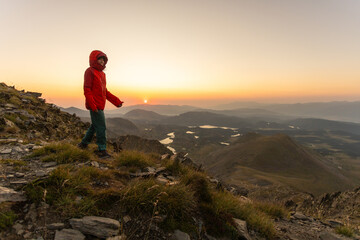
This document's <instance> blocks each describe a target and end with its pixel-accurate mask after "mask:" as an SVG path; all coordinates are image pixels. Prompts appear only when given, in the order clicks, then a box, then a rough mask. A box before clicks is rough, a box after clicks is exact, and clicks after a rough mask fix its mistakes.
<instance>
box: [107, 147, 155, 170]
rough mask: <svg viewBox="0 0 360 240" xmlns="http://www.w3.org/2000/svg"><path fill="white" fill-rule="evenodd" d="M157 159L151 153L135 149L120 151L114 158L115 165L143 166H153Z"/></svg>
mask: <svg viewBox="0 0 360 240" xmlns="http://www.w3.org/2000/svg"><path fill="white" fill-rule="evenodd" d="M156 161H158V159H156V158H155V156H154V155H152V154H145V153H142V152H137V151H127V150H125V151H122V152H121V153H120V154H119V155H118V156H117V157H116V159H115V161H114V164H115V167H122V166H124V167H129V168H131V167H135V168H140V169H142V168H145V167H149V166H154V165H155V163H156Z"/></svg>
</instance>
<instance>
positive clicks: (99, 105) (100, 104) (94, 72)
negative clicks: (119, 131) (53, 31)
mask: <svg viewBox="0 0 360 240" xmlns="http://www.w3.org/2000/svg"><path fill="white" fill-rule="evenodd" d="M89 62H90V67H89V68H88V69H86V71H85V76H84V95H85V106H86V108H87V109H88V110H90V117H91V125H90V127H89V129H88V130H87V132H86V134H85V136H84V138H83V139H82V140H81V142H80V143H79V144H78V147H80V148H81V149H86V148H87V146H88V144H89V143H90V142H91V140H92V139H93V137H94V134H96V144H97V145H98V151H97V155H98V156H99V158H109V157H111V155H110V154H109V153H108V152H107V151H106V124H105V115H104V108H105V103H106V100H108V101H110V102H111V103H112V104H114V105H115V106H116V107H121V106H122V104H123V102H122V101H120V99H119V98H117V97H116V96H114V95H113V94H111V93H110V92H109V91H108V90H107V89H106V75H105V73H104V72H103V70H104V69H105V67H106V63H107V62H108V58H107V56H106V54H105V53H103V52H102V51H99V50H94V51H92V52H91V53H90V57H89Z"/></svg>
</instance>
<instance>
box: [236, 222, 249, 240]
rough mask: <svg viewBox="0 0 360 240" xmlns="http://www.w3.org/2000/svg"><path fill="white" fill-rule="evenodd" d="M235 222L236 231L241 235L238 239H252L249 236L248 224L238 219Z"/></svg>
mask: <svg viewBox="0 0 360 240" xmlns="http://www.w3.org/2000/svg"><path fill="white" fill-rule="evenodd" d="M233 220H234V223H235V227H236V230H237V232H238V234H239V238H238V239H242V240H250V239H251V237H250V235H249V232H248V229H247V224H246V222H245V221H243V220H240V219H237V218H233Z"/></svg>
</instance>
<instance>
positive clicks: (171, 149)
mask: <svg viewBox="0 0 360 240" xmlns="http://www.w3.org/2000/svg"><path fill="white" fill-rule="evenodd" d="M167 149H169V150H170V151H171V152H172V153H173V154H176V150H175V148H172V147H170V146H167Z"/></svg>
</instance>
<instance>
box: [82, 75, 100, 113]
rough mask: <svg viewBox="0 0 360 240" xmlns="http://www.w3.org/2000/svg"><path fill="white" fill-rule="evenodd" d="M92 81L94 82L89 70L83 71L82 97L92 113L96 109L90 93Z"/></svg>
mask: <svg viewBox="0 0 360 240" xmlns="http://www.w3.org/2000/svg"><path fill="white" fill-rule="evenodd" d="M93 80H94V75H93V73H92V72H91V70H90V69H88V70H86V71H85V76H84V95H85V98H86V102H87V103H88V104H89V107H90V108H91V110H92V111H94V112H96V111H97V107H96V104H95V101H94V96H93V93H92V91H91V88H92V85H93Z"/></svg>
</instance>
